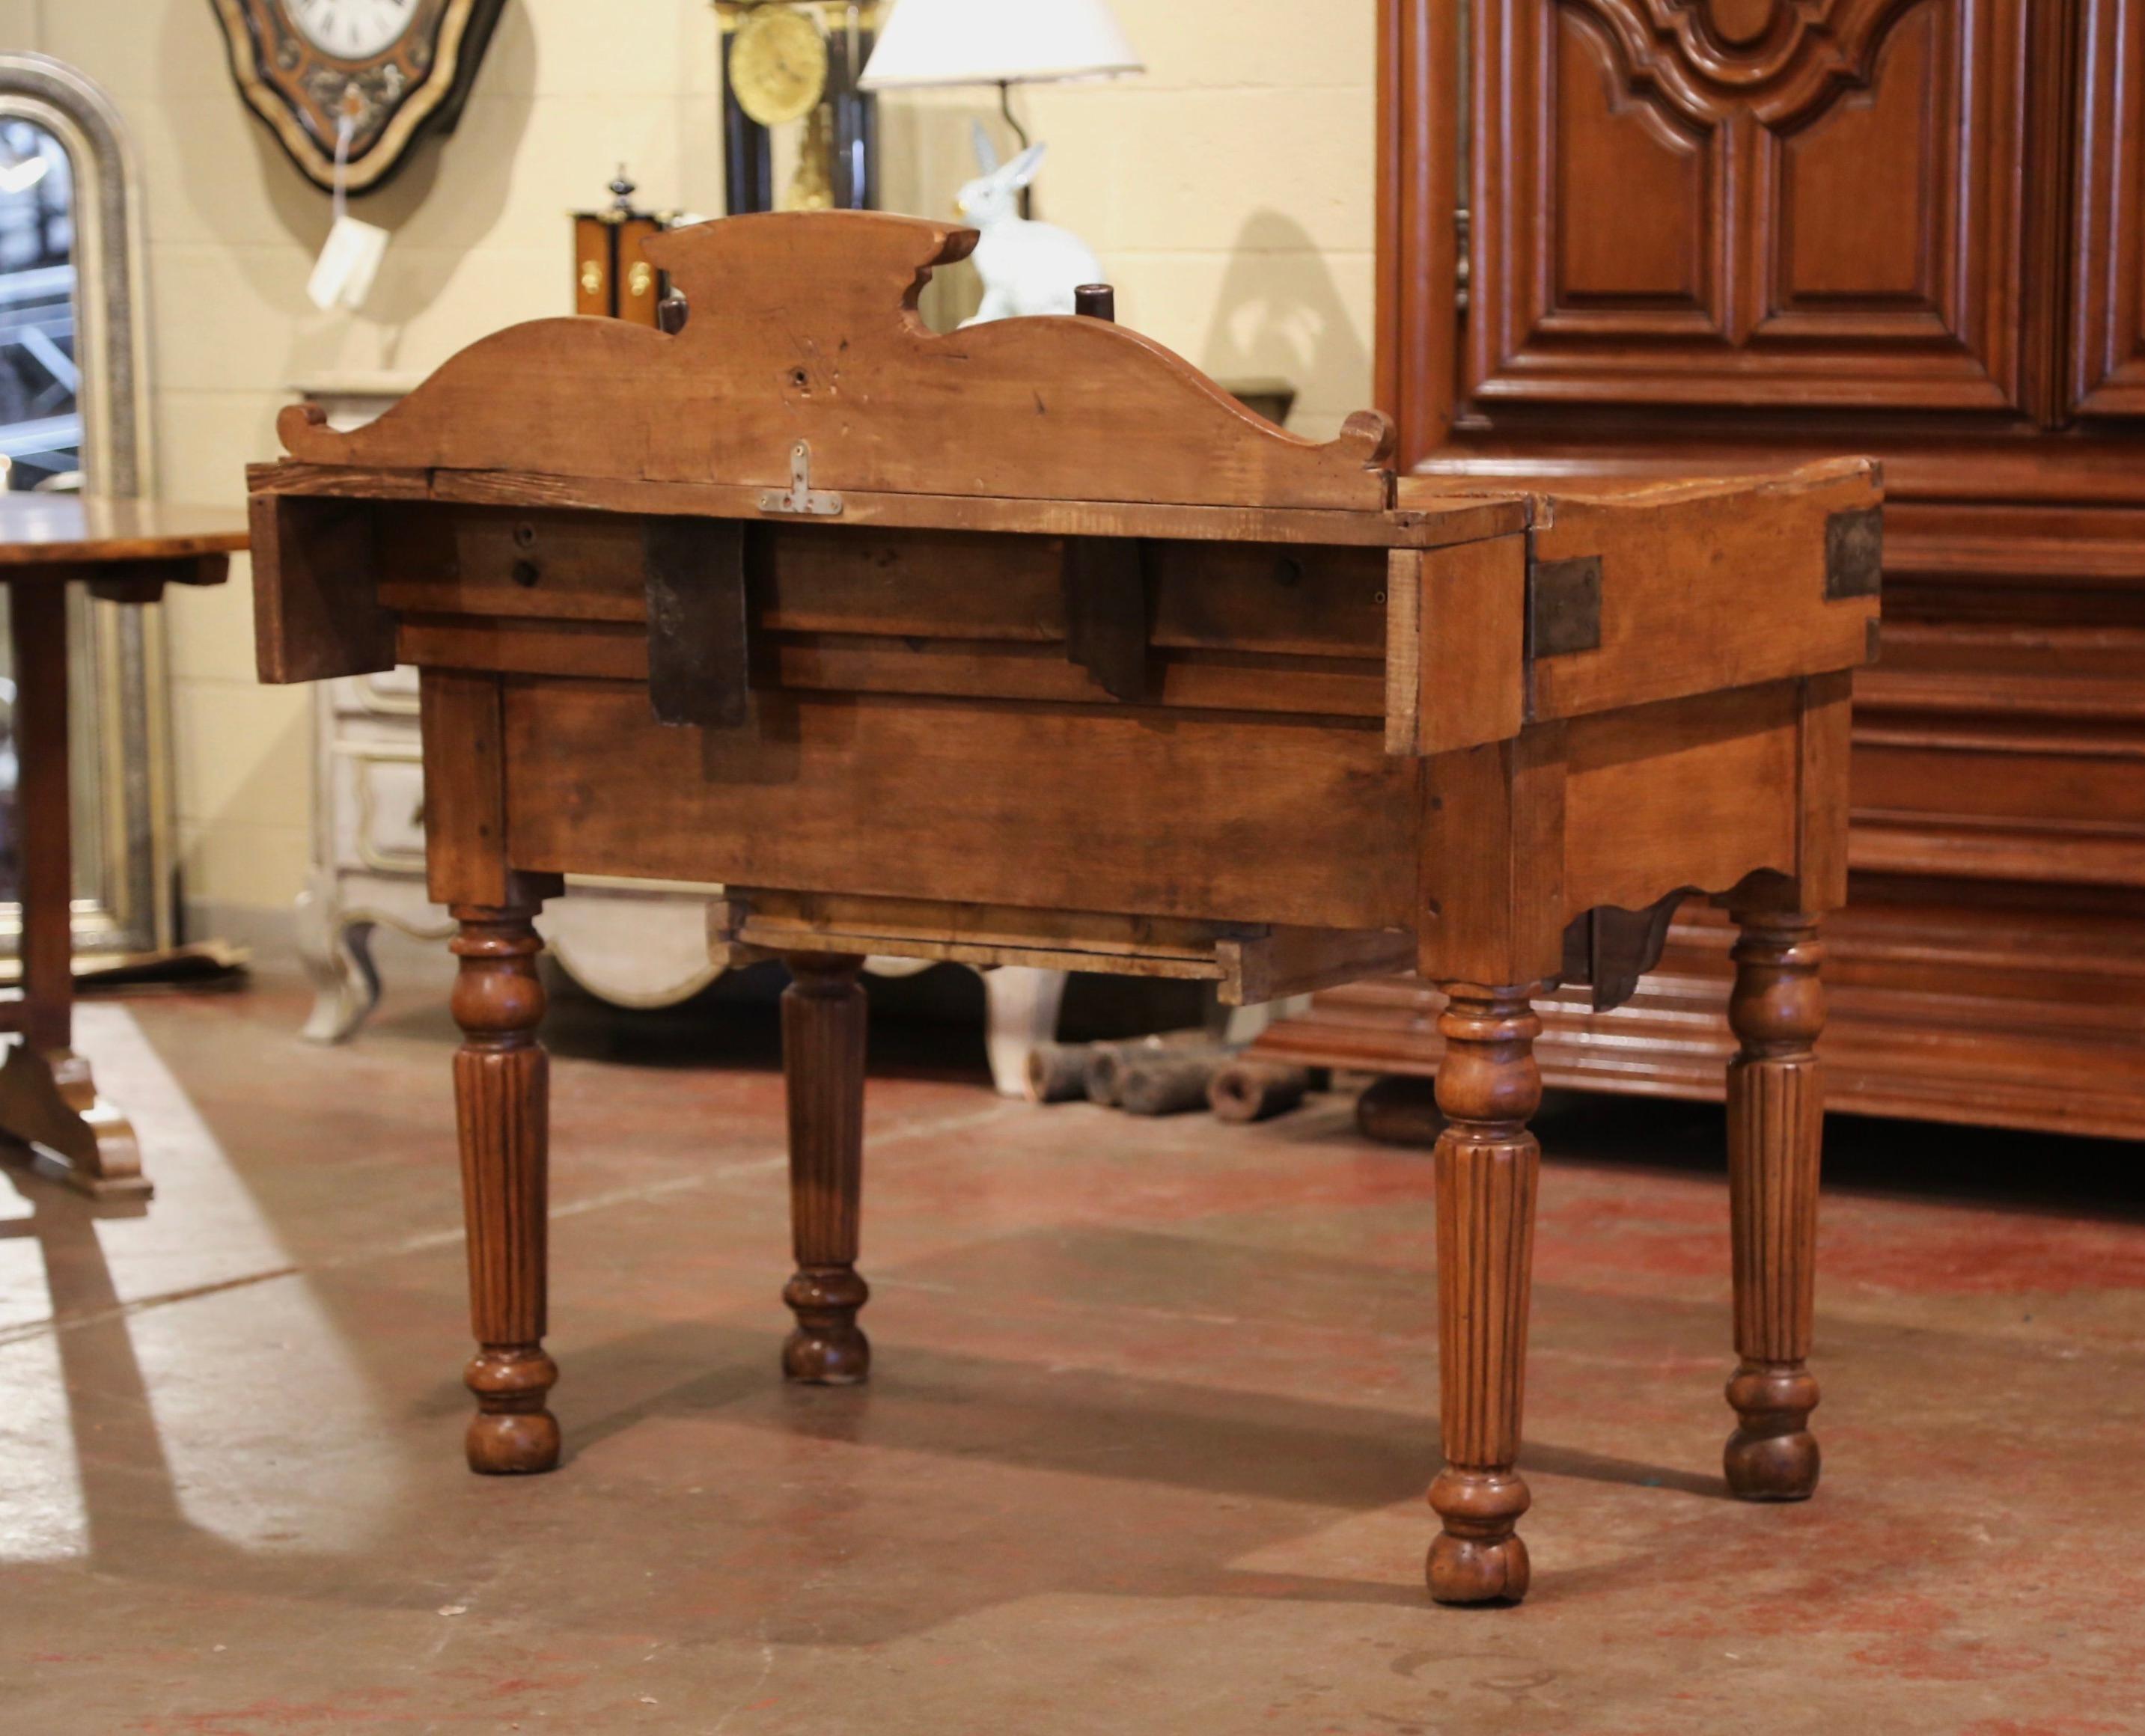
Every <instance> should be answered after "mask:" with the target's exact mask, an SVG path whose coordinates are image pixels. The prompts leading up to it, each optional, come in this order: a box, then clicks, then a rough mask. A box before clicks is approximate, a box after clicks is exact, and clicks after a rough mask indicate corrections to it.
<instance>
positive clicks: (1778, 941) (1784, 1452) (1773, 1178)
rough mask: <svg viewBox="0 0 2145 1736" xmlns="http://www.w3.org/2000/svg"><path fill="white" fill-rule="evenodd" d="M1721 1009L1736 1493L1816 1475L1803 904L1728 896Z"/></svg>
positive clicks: (1789, 1494) (1810, 990) (1812, 1081)
mask: <svg viewBox="0 0 2145 1736" xmlns="http://www.w3.org/2000/svg"><path fill="white" fill-rule="evenodd" d="M1734 914H1735V918H1736V921H1737V923H1739V925H1740V927H1741V929H1742V934H1741V938H1739V940H1738V941H1737V943H1736V946H1735V953H1734V958H1735V989H1734V994H1733V995H1732V997H1730V998H1729V1003H1728V1018H1729V1023H1730V1024H1731V1025H1732V1026H1733V1027H1734V1030H1735V1034H1736V1036H1737V1037H1739V1038H1740V1039H1741V1044H1742V1047H1741V1052H1740V1053H1739V1055H1738V1056H1737V1057H1736V1058H1735V1059H1734V1061H1733V1062H1730V1063H1729V1068H1728V1198H1729V1221H1730V1226H1731V1234H1732V1239H1733V1244H1734V1267H1735V1354H1736V1356H1737V1358H1738V1359H1739V1360H1738V1363H1737V1366H1736V1370H1735V1375H1734V1379H1732V1380H1729V1383H1728V1402H1729V1404H1730V1405H1733V1406H1734V1410H1735V1414H1736V1417H1737V1419H1738V1425H1737V1427H1736V1430H1735V1432H1734V1434H1733V1435H1730V1436H1729V1440H1728V1448H1727V1452H1726V1454H1725V1455H1724V1462H1725V1466H1726V1470H1727V1474H1728V1486H1729V1489H1730V1490H1733V1491H1734V1493H1735V1494H1736V1495H1740V1496H1741V1497H1743V1499H1744V1500H1771V1501H1794V1500H1803V1499H1804V1497H1806V1496H1808V1495H1809V1494H1810V1493H1811V1491H1812V1490H1814V1489H1815V1488H1816V1487H1817V1477H1818V1448H1817V1441H1816V1440H1815V1438H1814V1436H1812V1435H1811V1434H1810V1432H1809V1427H1808V1425H1809V1414H1810V1412H1811V1411H1812V1410H1814V1409H1815V1408H1816V1407H1817V1398H1818V1394H1817V1382H1816V1380H1814V1379H1813V1378H1812V1376H1811V1375H1810V1372H1809V1370H1808V1369H1807V1368H1806V1367H1805V1366H1804V1361H1805V1359H1806V1358H1808V1356H1809V1350H1810V1316H1811V1306H1812V1298H1813V1296H1814V1287H1815V1280H1816V1273H1817V1186H1818V1159H1819V1148H1820V1146H1821V1144H1822V1142H1823V1137H1824V1096H1823V1093H1822V1091H1821V1089H1820V1087H1819V1075H1818V1062H1817V1055H1816V1052H1815V1044H1816V1042H1817V1037H1818V1033H1819V1032H1820V1031H1821V1030H1822V1029H1823V1028H1824V987H1823V985H1822V983H1821V982H1819V977H1818V966H1819V961H1820V959H1821V958H1822V957H1823V953H1822V952H1821V950H1820V948H1819V946H1818V943H1817V922H1816V919H1815V918H1814V917H1809V916H1804V915H1802V914H1799V913H1776V912H1759V911H1749V910H1738V911H1737V912H1735V913H1734Z"/></svg>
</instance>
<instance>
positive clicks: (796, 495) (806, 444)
mask: <svg viewBox="0 0 2145 1736" xmlns="http://www.w3.org/2000/svg"><path fill="white" fill-rule="evenodd" d="M759 510H761V511H762V512H794V513H803V514H807V515H809V516H811V517H813V518H818V519H832V518H839V516H840V515H841V511H842V497H841V496H840V495H838V494H834V493H831V492H829V491H828V490H824V489H816V488H814V487H813V486H812V443H811V442H810V441H809V440H799V441H798V442H797V444H796V445H794V446H792V447H791V448H790V449H789V487H788V488H786V489H780V488H770V489H763V490H761V491H760V496H759Z"/></svg>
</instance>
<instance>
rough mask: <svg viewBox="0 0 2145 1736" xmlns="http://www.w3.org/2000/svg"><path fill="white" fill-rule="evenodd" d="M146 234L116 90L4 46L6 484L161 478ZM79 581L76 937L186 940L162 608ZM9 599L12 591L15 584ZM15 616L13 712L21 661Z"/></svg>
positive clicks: (2, 854)
mask: <svg viewBox="0 0 2145 1736" xmlns="http://www.w3.org/2000/svg"><path fill="white" fill-rule="evenodd" d="M141 256H142V249H141V237H140V234H139V231H138V227H137V210H136V198H135V182H134V175H133V169H132V162H131V159H130V155H129V151H128V147H127V140H126V137H125V134H124V133H123V132H122V129H121V127H120V122H119V117H118V115H117V112H116V111H115V110H114V109H113V107H112V103H111V101H110V99H109V98H108V97H106V95H105V94H104V92H102V90H100V89H99V88H98V87H97V86H96V85H95V84H93V83H92V82H90V81H89V80H88V79H87V78H86V77H83V76H82V74H81V73H80V72H77V71H76V70H75V69H74V68H73V67H70V66H68V65H67V64H66V63H65V62H62V61H57V60H53V59H52V58H50V57H47V56H45V55H42V54H27V53H16V52H0V485H4V486H5V487H7V488H8V489H10V490H20V489H45V490H64V489H81V490H86V491H87V492H91V493H95V494H101V495H137V494H142V493H146V492H147V490H148V474H149V471H148V450H147V442H148V417H147V410H146V408H145V395H146V384H147V382H146V381H145V380H144V377H143V371H142V353H143V344H142V320H143V317H144V314H145V308H144V304H143V297H142V284H141ZM69 589H70V596H69V601H68V607H69V609H71V610H72V611H73V614H72V618H71V619H70V621H69V624H68V634H67V638H68V644H69V647H70V650H69V655H70V656H71V657H72V659H73V666H72V669H71V671H70V674H71V682H70V689H71V704H72V708H73V709H72V718H71V723H70V733H71V735H72V755H73V759H72V764H71V765H70V768H69V772H70V776H71V778H72V783H73V787H74V796H73V809H74V831H75V836H74V864H75V889H74V890H75V899H74V943H75V954H76V958H77V963H78V964H79V963H80V961H81V960H82V958H84V956H85V955H101V956H105V957H112V958H127V957H139V956H141V955H144V954H149V953H156V952H158V951H161V950H162V949H164V948H168V947H169V946H170V945H171V944H172V942H173V939H174V938H175V936H174V928H175V908H176V907H175V899H174V895H173V888H172V830H173V828H172V819H171V813H172V809H171V793H170V792H171V779H170V776H169V771H168V763H167V762H168V751H169V749H168V738H169V729H168V719H167V709H166V708H167V705H168V704H169V700H168V697H167V693H166V690H165V685H164V679H163V674H164V654H163V645H162V640H161V638H160V637H159V634H160V612H159V611H157V610H155V609H127V608H122V607H120V606H118V605H117V604H109V603H99V602H93V601H92V600H91V599H89V598H88V597H87V595H86V594H84V593H85V591H86V589H87V588H86V587H83V586H79V585H77V586H71V587H70V588H69ZM0 606H4V599H0ZM6 648H7V634H6V633H5V631H4V623H0V713H11V711H12V699H13V688H14V681H13V673H14V672H13V671H12V669H8V668H7V667H6V666H5V664H6V659H7V655H8V653H7V649H6ZM15 773H16V765H15V755H14V752H13V749H12V742H11V741H10V742H0V956H5V957H7V958H10V959H12V956H13V954H14V951H15V946H16V942H17V938H18V936H19V933H20V914H21V913H20V909H19V907H18V906H17V903H16V901H15V881H16V873H17V863H16V839H17V827H16V823H15V822H16V815H15Z"/></svg>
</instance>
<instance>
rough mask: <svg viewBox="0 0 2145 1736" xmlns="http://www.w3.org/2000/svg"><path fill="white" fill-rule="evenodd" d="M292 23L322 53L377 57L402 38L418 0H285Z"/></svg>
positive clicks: (343, 57) (350, 57) (351, 57)
mask: <svg viewBox="0 0 2145 1736" xmlns="http://www.w3.org/2000/svg"><path fill="white" fill-rule="evenodd" d="M284 4H285V5H286V6H287V7H289V8H290V12H291V22H292V23H293V24H295V25H296V26H297V27H298V29H299V31H300V32H301V33H302V34H303V36H304V37H305V38H306V41H307V42H311V44H312V45H313V46H314V47H316V48H317V49H319V50H320V51H321V52H322V53H323V54H332V55H334V56H335V57H336V58H337V59H338V60H375V59H377V58H378V57H380V56H381V55H383V54H385V53H386V52H387V51H388V50H389V49H390V48H391V47H394V46H395V45H396V42H399V41H401V38H402V36H403V34H404V32H406V31H407V30H408V29H409V28H410V25H411V21H412V20H413V19H414V18H416V16H417V4H418V0H284Z"/></svg>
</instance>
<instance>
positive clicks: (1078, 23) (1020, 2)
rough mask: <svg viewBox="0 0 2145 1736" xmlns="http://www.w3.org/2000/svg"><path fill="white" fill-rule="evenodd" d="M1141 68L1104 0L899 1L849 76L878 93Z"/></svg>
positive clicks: (1106, 74) (1102, 75)
mask: <svg viewBox="0 0 2145 1736" xmlns="http://www.w3.org/2000/svg"><path fill="white" fill-rule="evenodd" d="M1146 70H1147V68H1146V67H1144V66H1142V64H1141V63H1140V57H1139V56H1138V55H1137V54H1135V53H1134V52H1132V44H1131V43H1130V42H1127V41H1126V40H1125V33H1124V32H1123V30H1122V29H1121V28H1120V27H1118V24H1117V19H1116V17H1114V16H1113V15H1112V13H1111V11H1110V8H1109V4H1108V0H899V3H898V4H897V5H896V6H895V7H894V8H893V17H891V18H889V19H888V20H887V23H886V27H885V28H884V29H883V31H881V32H880V33H879V38H878V45H877V46H876V47H873V50H872V57H871V59H870V61H869V62H868V63H867V64H866V65H865V67H864V71H863V77H862V78H860V79H858V81H857V82H858V84H859V85H861V86H862V87H863V88H864V89H865V90H868V91H884V90H896V89H900V88H902V87H916V86H919V85H930V84H1032V83H1043V82H1057V81H1059V80H1062V79H1068V78H1113V77H1117V76H1119V75H1121V74H1122V73H1126V72H1145V71H1146Z"/></svg>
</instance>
